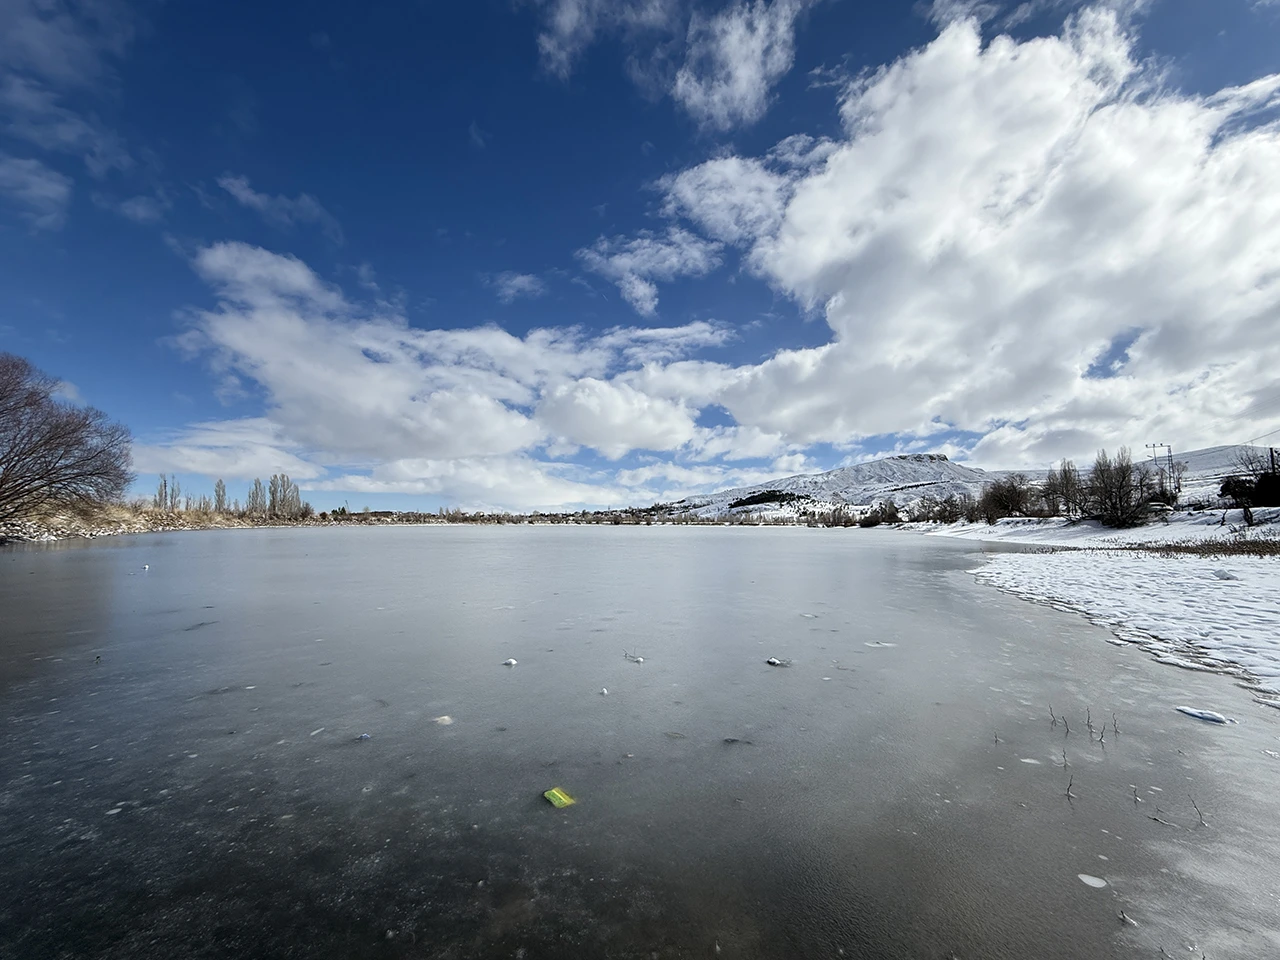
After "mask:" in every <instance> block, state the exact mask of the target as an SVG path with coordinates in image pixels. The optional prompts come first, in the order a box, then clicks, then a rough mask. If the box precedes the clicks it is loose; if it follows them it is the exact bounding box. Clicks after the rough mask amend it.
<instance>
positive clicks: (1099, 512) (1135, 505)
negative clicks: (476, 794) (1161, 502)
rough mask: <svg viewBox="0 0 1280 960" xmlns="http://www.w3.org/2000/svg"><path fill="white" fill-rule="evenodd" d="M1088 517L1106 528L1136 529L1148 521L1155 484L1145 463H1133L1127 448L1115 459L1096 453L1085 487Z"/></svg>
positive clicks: (1100, 452) (1105, 453)
mask: <svg viewBox="0 0 1280 960" xmlns="http://www.w3.org/2000/svg"><path fill="white" fill-rule="evenodd" d="M1087 489H1088V494H1089V500H1088V511H1087V514H1086V515H1087V516H1089V517H1092V518H1093V519H1095V520H1097V521H1099V522H1100V523H1103V524H1105V525H1106V526H1108V527H1136V526H1138V525H1139V524H1141V523H1143V522H1144V521H1145V520H1146V518H1147V510H1148V504H1149V503H1150V502H1151V500H1152V498H1153V496H1154V495H1155V492H1156V489H1155V484H1154V482H1153V481H1152V478H1151V472H1150V471H1149V470H1148V469H1147V467H1146V465H1145V464H1135V463H1134V462H1133V458H1132V457H1131V456H1130V455H1129V449H1128V447H1121V448H1120V449H1119V450H1117V451H1116V455H1115V456H1114V457H1109V456H1107V451H1105V450H1099V451H1098V457H1097V459H1096V460H1094V462H1093V471H1092V472H1091V473H1090V474H1089V482H1088V484H1087Z"/></svg>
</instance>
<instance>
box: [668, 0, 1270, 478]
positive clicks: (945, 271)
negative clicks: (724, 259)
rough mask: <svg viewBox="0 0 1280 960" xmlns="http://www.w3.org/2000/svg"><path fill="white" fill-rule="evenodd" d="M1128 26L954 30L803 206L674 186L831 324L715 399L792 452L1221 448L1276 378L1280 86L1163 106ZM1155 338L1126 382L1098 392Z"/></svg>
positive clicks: (705, 224) (898, 87)
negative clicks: (878, 445)
mask: <svg viewBox="0 0 1280 960" xmlns="http://www.w3.org/2000/svg"><path fill="white" fill-rule="evenodd" d="M1119 24H1120V21H1119V19H1118V17H1117V16H1116V14H1114V13H1113V12H1110V11H1107V10H1103V9H1091V10H1085V11H1082V12H1081V13H1080V14H1078V15H1077V16H1074V17H1073V18H1071V19H1070V20H1069V21H1068V23H1067V26H1066V28H1065V29H1064V32H1063V34H1062V35H1061V36H1059V37H1048V38H1040V39H1035V40H1030V41H1027V42H1025V43H1016V42H1014V41H1013V40H1011V39H1009V38H1008V37H997V38H995V39H993V40H991V41H990V42H989V43H986V44H984V43H983V41H982V39H981V37H980V35H979V32H978V28H977V26H976V24H975V23H974V22H973V21H972V20H968V21H959V22H955V23H952V24H951V25H950V26H948V27H946V28H945V29H944V30H943V32H942V33H941V35H940V36H939V37H938V39H937V40H935V41H934V42H933V43H931V44H929V45H928V46H927V47H925V48H922V49H921V50H919V51H916V52H913V53H911V54H909V55H907V56H905V57H903V58H901V59H900V60H898V61H897V62H895V63H893V64H891V65H889V66H888V67H886V68H884V69H882V70H880V71H878V72H876V73H874V74H872V75H869V76H867V77H864V78H862V79H860V80H859V81H857V82H855V83H853V84H852V85H851V86H850V87H849V88H848V90H847V92H846V94H845V96H844V99H843V102H842V118H843V121H844V124H845V128H846V134H845V137H844V138H843V139H842V140H841V141H839V142H838V143H837V144H835V145H831V146H828V147H827V148H825V149H824V151H823V153H822V156H821V158H820V160H819V162H818V163H817V164H816V165H813V166H811V167H810V168H809V169H807V170H804V171H803V172H802V173H801V174H800V175H799V176H797V177H794V178H790V179H789V181H788V182H787V184H786V186H785V188H782V187H779V188H778V189H776V190H775V189H771V188H770V186H769V185H770V184H772V185H773V186H777V181H771V180H769V178H768V177H767V176H764V175H762V174H761V173H760V167H759V165H758V164H755V162H754V161H750V160H747V159H744V160H742V162H741V164H740V165H737V166H732V165H730V164H728V163H727V162H726V161H725V160H720V161H713V165H704V167H703V168H695V169H694V170H692V171H685V172H684V173H682V174H679V175H677V176H675V177H672V178H668V180H667V181H665V182H664V185H665V186H666V187H667V189H668V191H669V193H668V204H669V209H670V210H672V211H674V212H677V213H681V214H684V215H686V216H688V217H690V218H691V219H692V220H693V221H694V222H696V223H698V224H699V225H700V226H701V227H702V228H703V229H705V230H707V232H709V233H710V234H711V235H713V236H717V237H723V238H725V239H726V240H733V241H734V242H740V243H748V244H750V254H749V262H750V264H751V265H752V268H753V269H754V270H755V271H756V272H757V273H758V274H759V275H760V276H762V277H764V278H766V279H767V280H769V282H770V283H771V284H773V285H774V286H775V287H776V288H777V289H778V290H779V291H780V292H782V293H784V294H787V295H789V296H791V297H794V298H795V299H796V300H798V301H799V302H800V303H801V304H802V305H804V306H806V307H810V308H815V309H819V310H822V311H823V313H824V315H825V317H826V320H827V323H828V325H829V326H830V328H831V341H830V342H829V343H827V344H825V345H823V346H821V347H816V348H804V349H797V350H784V351H781V352H779V353H778V354H777V355H775V356H774V357H771V358H770V359H768V360H767V361H765V362H764V363H762V364H759V365H755V366H751V367H742V368H736V369H734V370H731V371H725V370H719V371H717V376H718V377H719V378H721V379H722V380H723V381H724V383H723V384H722V386H720V388H719V389H718V391H717V392H716V394H715V399H716V401H717V402H719V403H721V404H723V405H724V406H725V407H726V408H727V409H728V410H729V412H730V413H731V414H732V415H733V416H734V417H735V419H736V420H737V421H738V423H739V424H743V425H751V426H755V427H758V428H759V429H761V430H763V431H766V432H776V433H779V434H781V435H782V436H783V437H784V438H785V439H786V441H787V442H789V443H800V444H805V443H811V442H816V441H827V442H848V441H850V440H854V439H857V438H859V437H864V436H868V435H877V434H885V433H896V432H904V433H907V434H916V435H930V434H936V433H937V432H938V430H939V428H940V424H942V425H949V426H951V427H954V428H958V429H961V430H966V431H973V432H976V433H978V434H984V435H989V436H988V437H987V439H986V440H984V441H983V442H981V443H979V444H978V445H977V447H976V449H975V450H974V455H975V456H980V457H982V458H984V459H986V460H987V461H988V462H995V463H997V464H1006V463H1012V464H1016V463H1026V462H1044V461H1047V460H1049V459H1052V458H1054V457H1057V456H1060V455H1062V454H1067V453H1069V454H1072V455H1084V454H1087V453H1088V452H1089V451H1090V450H1092V449H1094V448H1096V446H1099V445H1103V444H1105V445H1108V446H1115V445H1117V444H1119V443H1138V442H1140V441H1141V440H1142V439H1143V437H1144V436H1145V434H1146V432H1148V431H1150V430H1156V431H1158V432H1159V433H1160V434H1161V439H1165V438H1167V437H1175V438H1177V439H1178V440H1179V441H1180V442H1181V443H1182V444H1183V445H1187V444H1206V443H1212V442H1220V441H1221V439H1222V438H1221V436H1220V435H1219V434H1217V433H1216V432H1215V431H1214V430H1213V429H1212V428H1211V427H1209V426H1207V425H1208V424H1212V423H1213V422H1214V421H1215V420H1217V419H1220V418H1222V417H1223V416H1226V415H1229V414H1232V413H1235V412H1239V411H1240V410H1243V409H1245V408H1246V407H1247V405H1248V403H1249V401H1250V398H1251V397H1253V396H1255V395H1257V393H1258V391H1260V390H1262V389H1263V388H1264V387H1265V385H1266V384H1267V383H1269V382H1272V380H1271V379H1269V377H1270V375H1269V374H1266V373H1264V371H1266V370H1268V369H1270V370H1274V368H1275V364H1276V363H1277V362H1280V336H1277V331H1278V330H1280V312H1278V311H1280V272H1277V271H1276V270H1275V268H1274V260H1273V257H1272V256H1271V254H1270V253H1268V251H1273V250H1274V249H1275V248H1276V246H1277V244H1280V174H1278V173H1277V168H1276V166H1275V164H1274V163H1272V162H1271V158H1272V157H1274V156H1275V155H1277V154H1280V123H1277V121H1275V120H1274V119H1272V118H1273V117H1274V110H1275V107H1276V106H1278V105H1280V78H1278V77H1264V78H1260V79H1259V80H1257V81H1255V82H1254V83H1252V84H1249V85H1246V86H1244V87H1240V88H1232V89H1227V90H1223V91H1220V92H1218V93H1217V94H1214V95H1210V96H1203V97H1200V96H1193V95H1184V94H1179V93H1176V92H1174V91H1171V90H1167V89H1162V88H1160V87H1159V86H1158V85H1157V84H1158V78H1157V77H1152V76H1149V75H1147V74H1146V73H1144V71H1143V69H1142V68H1141V67H1140V65H1139V64H1138V62H1137V61H1136V60H1135V58H1134V55H1133V53H1132V41H1131V40H1130V38H1129V37H1128V36H1127V35H1126V33H1125V32H1124V29H1123V28H1122V27H1121V26H1120V25H1119ZM769 159H770V158H765V160H764V161H761V162H767V161H768V160H769ZM753 164H755V165H753ZM722 171H731V172H732V173H733V175H732V176H728V175H720V176H714V174H717V173H718V172H722ZM747 172H750V173H751V174H752V176H747V175H746V174H747ZM684 177H688V178H689V180H688V182H689V183H692V184H698V183H700V180H704V179H705V180H706V181H708V184H709V186H707V187H706V188H704V189H696V188H694V189H689V190H687V191H685V192H684V193H683V194H682V193H679V192H677V191H676V190H675V189H674V188H675V187H676V185H679V184H681V182H682V180H681V178H684ZM779 197H781V198H783V202H784V207H783V210H782V212H781V213H780V215H778V214H777V207H776V206H775V204H776V202H777V200H778V198H779ZM1133 328H1138V329H1140V330H1142V331H1144V332H1143V334H1142V336H1140V337H1139V339H1138V340H1137V342H1136V343H1134V345H1133V346H1132V347H1131V348H1130V349H1129V351H1128V354H1129V359H1128V361H1127V362H1126V363H1125V364H1124V365H1123V366H1122V367H1121V368H1120V370H1119V371H1118V374H1119V375H1118V376H1114V377H1111V378H1109V379H1093V378H1091V377H1088V376H1086V372H1087V371H1088V370H1089V368H1090V366H1091V364H1092V363H1093V361H1094V360H1095V359H1096V358H1097V357H1098V356H1100V355H1102V354H1104V353H1105V352H1106V351H1107V350H1108V349H1109V348H1110V344H1111V343H1112V342H1113V341H1115V340H1116V339H1117V338H1118V337H1122V336H1124V334H1125V333H1126V332H1127V331H1130V330H1132V329H1133ZM1002 424H1003V426H1002ZM1255 426H1257V427H1259V428H1261V427H1263V426H1265V422H1262V421H1259V422H1255V423H1249V424H1248V425H1247V426H1243V425H1242V427H1241V429H1242V431H1243V432H1244V433H1246V434H1247V433H1249V432H1250V431H1251V430H1253V429H1254V427H1255Z"/></svg>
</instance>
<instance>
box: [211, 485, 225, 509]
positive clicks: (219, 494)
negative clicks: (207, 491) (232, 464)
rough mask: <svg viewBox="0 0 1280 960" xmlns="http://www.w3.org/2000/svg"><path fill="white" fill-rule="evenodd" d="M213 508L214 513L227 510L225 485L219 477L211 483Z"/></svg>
mask: <svg viewBox="0 0 1280 960" xmlns="http://www.w3.org/2000/svg"><path fill="white" fill-rule="evenodd" d="M213 510H214V513H226V512H227V485H226V484H225V483H223V482H222V478H221V477H219V478H218V482H217V483H215V484H214V485H213Z"/></svg>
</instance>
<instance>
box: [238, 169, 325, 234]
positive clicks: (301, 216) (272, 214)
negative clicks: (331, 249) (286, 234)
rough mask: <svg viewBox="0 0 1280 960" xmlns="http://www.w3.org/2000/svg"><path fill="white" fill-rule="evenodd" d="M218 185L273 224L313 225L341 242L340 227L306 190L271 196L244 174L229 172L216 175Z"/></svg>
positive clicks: (288, 226) (283, 225) (284, 226)
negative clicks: (287, 194)
mask: <svg viewBox="0 0 1280 960" xmlns="http://www.w3.org/2000/svg"><path fill="white" fill-rule="evenodd" d="M218 186H220V187H221V188H222V189H223V190H225V191H227V193H229V194H231V196H233V197H234V198H235V199H236V201H237V202H238V203H239V204H240V205H241V206H243V207H248V208H249V209H250V210H254V211H257V212H258V213H260V214H261V215H262V218H263V219H264V220H266V221H267V222H268V223H270V224H272V225H273V226H276V227H283V228H286V229H287V228H290V227H293V226H295V225H296V224H299V223H308V224H315V225H316V226H318V227H319V228H320V231H321V233H323V234H324V235H325V237H327V238H328V239H329V240H330V241H332V242H333V243H336V244H341V243H342V227H341V225H339V223H338V221H337V219H336V218H335V217H334V216H333V214H331V213H330V212H329V211H328V210H326V209H325V208H324V207H323V206H321V205H320V201H319V200H317V199H316V198H315V197H313V196H311V195H310V194H308V193H300V194H298V196H296V197H293V198H290V197H284V196H279V195H277V196H271V195H270V194H266V193H259V192H257V191H256V190H254V189H253V187H251V186H250V185H249V178H248V177H233V176H232V175H231V174H224V175H223V176H221V177H219V178H218Z"/></svg>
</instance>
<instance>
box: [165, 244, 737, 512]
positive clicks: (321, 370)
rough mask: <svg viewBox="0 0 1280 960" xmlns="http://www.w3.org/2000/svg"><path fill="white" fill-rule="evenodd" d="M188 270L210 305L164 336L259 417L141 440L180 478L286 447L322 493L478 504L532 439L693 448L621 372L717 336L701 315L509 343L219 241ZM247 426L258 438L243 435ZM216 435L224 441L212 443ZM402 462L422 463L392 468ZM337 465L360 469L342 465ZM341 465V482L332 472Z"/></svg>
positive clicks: (673, 411) (495, 333)
mask: <svg viewBox="0 0 1280 960" xmlns="http://www.w3.org/2000/svg"><path fill="white" fill-rule="evenodd" d="M193 266H194V267H195V269H196V271H197V273H198V274H199V275H200V276H201V277H202V278H203V279H204V280H205V281H207V282H208V283H209V284H210V285H211V286H212V287H213V289H214V290H215V292H216V294H217V296H218V301H219V303H218V307H217V308H216V309H214V310H197V311H192V312H190V313H189V315H188V321H189V329H188V330H187V332H185V333H184V334H183V335H181V336H180V337H178V338H177V340H176V342H177V344H178V345H179V346H180V347H181V348H182V349H183V350H184V351H186V352H187V354H188V355H189V356H193V357H194V356H203V357H205V358H207V359H208V361H209V362H210V364H211V366H212V368H213V372H214V374H215V376H216V377H218V378H219V379H220V380H221V381H222V382H230V383H232V384H234V390H233V391H232V393H230V394H228V396H227V399H228V401H229V402H235V401H236V400H237V399H239V398H238V397H237V396H235V395H233V394H238V393H242V392H243V388H242V385H243V384H245V383H252V384H255V385H256V386H257V388H258V389H259V390H260V392H261V395H262V396H263V398H264V399H265V406H266V410H265V413H264V414H263V416H262V417H261V418H259V419H256V420H251V421H236V422H235V423H234V424H233V425H228V424H222V425H208V424H205V425H201V426H200V427H199V429H196V428H193V429H192V430H191V431H189V432H188V433H187V434H185V435H184V436H182V437H180V438H176V439H174V440H172V441H171V442H169V443H168V444H152V445H151V447H148V448H147V450H146V455H147V458H146V461H145V462H147V463H149V464H154V463H161V462H163V463H165V464H166V465H168V466H169V468H170V469H178V470H179V471H180V472H182V471H190V470H196V469H198V470H199V471H200V472H205V473H208V474H210V475H214V474H216V473H218V472H222V473H226V474H228V475H232V474H233V473H234V475H241V474H242V473H243V472H244V471H246V470H254V471H256V470H261V469H265V468H263V467H262V464H264V463H268V462H276V461H279V460H281V459H282V456H283V454H288V455H290V456H292V457H295V458H297V459H296V460H294V461H290V465H289V472H290V473H291V474H295V475H297V476H302V477H309V476H319V475H320V474H322V473H323V474H324V475H325V476H326V477H328V479H327V480H326V482H327V483H329V484H330V485H331V486H332V484H338V483H348V484H349V483H354V482H355V481H352V480H350V479H349V478H350V477H352V476H361V475H363V476H365V477H366V480H365V481H361V483H363V484H364V486H360V487H357V488H354V489H370V490H372V489H373V487H371V486H368V485H369V484H384V485H385V484H395V485H397V487H396V488H397V489H410V488H415V489H423V490H426V489H427V488H428V487H431V485H432V484H435V485H437V486H439V485H441V484H447V483H448V482H455V481H456V482H457V483H463V482H464V481H463V479H459V478H469V479H466V480H465V483H467V484H472V485H473V486H470V487H467V488H466V489H467V490H469V491H470V493H468V494H467V495H468V496H472V495H474V496H476V497H479V496H480V491H481V488H482V487H483V484H480V481H479V480H478V479H477V478H478V477H480V476H481V475H485V476H490V475H491V476H494V477H496V476H500V475H503V471H504V470H509V469H515V468H516V467H519V470H524V469H526V466H527V465H526V466H520V464H526V461H527V462H528V463H535V461H532V460H531V459H530V457H529V454H530V453H531V451H534V450H536V449H540V448H544V447H545V448H547V449H548V450H549V451H550V450H557V451H562V452H567V451H568V450H569V449H570V448H574V447H578V446H589V447H592V448H594V449H596V450H598V451H599V452H601V453H603V454H605V455H606V456H609V457H618V456H621V455H623V454H625V453H627V452H628V451H630V450H632V449H640V448H650V449H662V450H672V449H676V448H678V447H680V446H681V445H687V446H689V448H690V450H694V449H695V448H696V447H697V445H698V442H699V438H700V431H698V430H697V429H696V428H695V426H694V424H693V421H692V419H691V414H690V411H689V410H687V409H685V407H684V406H683V405H682V404H681V403H680V402H679V401H677V400H673V399H671V398H669V397H663V396H658V395H651V394H649V393H646V392H645V390H644V389H643V386H642V385H637V384H635V383H631V382H629V381H627V380H626V379H622V378H623V377H625V375H626V374H627V372H628V371H634V370H638V369H644V368H645V367H656V366H659V365H662V364H664V363H669V362H672V361H679V360H680V359H681V358H683V357H686V356H687V355H688V354H690V353H692V352H694V351H697V350H701V349H705V348H711V347H715V346H718V345H720V344H722V343H724V342H725V341H726V339H727V338H728V337H729V336H730V332H729V331H728V330H727V329H726V328H724V327H722V326H719V325H716V324H712V323H707V322H701V321H700V322H695V323H690V324H686V325H684V326H680V327H671V328H634V327H618V328H614V329H611V330H608V331H605V332H603V333H601V334H598V335H595V336H588V335H586V334H584V333H583V332H581V331H579V330H577V329H573V328H568V329H537V330H533V331H530V332H529V333H528V334H526V335H525V336H524V337H522V338H520V337H515V336H512V335H511V334H509V333H507V332H505V331H503V330H500V329H498V328H496V327H476V328H465V329H453V330H441V329H436V330H423V329H418V328H414V327H411V326H409V325H408V324H407V323H406V322H405V320H404V319H403V317H401V316H399V315H398V314H396V313H395V312H394V311H391V310H389V309H386V305H380V306H379V307H378V308H377V309H375V310H374V311H373V312H370V311H369V310H368V309H367V308H363V307H359V306H357V305H354V304H352V303H350V302H348V301H347V300H346V299H345V297H344V296H343V294H342V292H341V291H340V290H339V289H338V288H337V287H335V286H333V285H332V284H329V283H326V282H325V281H323V280H322V279H320V278H319V277H318V276H316V274H315V273H314V272H313V271H311V270H310V269H309V268H308V267H307V266H306V265H305V264H304V263H302V261H300V260H298V259H296V258H294V257H288V256H281V255H278V254H274V253H270V252H268V251H266V250H263V249H261V248H258V247H252V246H249V245H247V244H242V243H221V244H215V245H214V246H211V247H206V248H204V249H202V250H200V251H199V252H198V253H197V255H196V257H195V259H194V261H193ZM246 424H248V425H249V426H251V427H252V428H253V430H257V431H258V433H256V434H253V435H251V436H248V437H246V436H244V430H245V429H246V427H245V425H246ZM263 424H265V425H266V427H263V426H262V425H263ZM260 428H261V429H260ZM267 428H269V429H267ZM211 431H212V432H211ZM227 436H230V437H231V438H232V439H233V440H234V442H224V440H223V439H221V438H225V437H227ZM209 438H212V439H209ZM161 447H163V449H164V451H167V453H164V454H163V455H162V453H161V452H160V448H161ZM166 457H167V459H166ZM299 463H306V464H310V465H311V468H310V470H304V469H303V468H302V467H300V466H299ZM392 464H400V465H401V466H400V467H396V468H395V470H399V471H401V472H400V473H396V472H395V471H393V470H392V467H391V466H390V465H392ZM406 464H408V465H412V466H413V469H419V470H420V472H421V471H427V472H426V473H422V474H421V475H416V476H414V477H406V476H404V475H403V470H404V469H408V468H407V467H405V465H406ZM219 465H222V466H219ZM423 465H429V467H427V466H423ZM513 465H516V466H515V467H513ZM352 466H363V467H365V468H367V469H369V472H368V473H367V474H357V473H351V472H350V470H349V469H348V468H349V467H352ZM542 466H543V467H545V468H546V469H547V470H551V468H550V467H548V466H547V465H546V464H543V465H542ZM215 468H218V469H215ZM344 469H348V472H347V473H345V474H343V476H344V477H347V478H348V479H338V478H335V477H334V476H333V474H334V472H336V471H342V470H344ZM540 469H541V468H540ZM556 469H559V468H556ZM485 471H491V472H490V473H486V472H485ZM552 473H555V471H551V473H548V474H547V476H548V477H551V476H552ZM450 478H452V480H451V479H450ZM552 479H554V482H552V480H551V479H549V480H547V481H546V482H545V483H542V482H539V484H538V485H537V489H539V490H541V491H542V493H541V494H539V496H540V497H542V496H550V495H551V494H552V493H553V492H554V491H557V490H558V491H560V493H561V494H563V495H564V496H566V497H567V496H569V495H570V494H571V493H572V495H573V500H572V502H584V501H582V498H581V496H580V494H581V490H582V489H584V488H583V487H582V482H583V481H580V480H575V481H574V484H575V485H571V486H565V483H566V482H567V481H566V480H565V478H564V477H563V476H561V475H560V474H555V477H554V478H552ZM495 482H496V481H495ZM476 484H479V485H478V486H476ZM415 485H416V486H415ZM348 488H350V487H348ZM334 489H336V487H334ZM388 489H390V487H388ZM441 489H443V487H441ZM450 489H452V488H450ZM458 489H459V490H460V489H462V488H461V487H459V488H458ZM512 494H513V496H514V495H515V492H514V491H513V492H512ZM459 495H461V494H459ZM524 495H525V494H521V496H524ZM601 496H602V497H605V493H602V494H601ZM488 502H494V501H493V499H492V497H491V498H490V500H489V501H488ZM511 502H514V501H511ZM537 502H538V503H539V504H544V505H545V504H548V503H551V502H552V501H548V500H544V499H539V500H538V501H537ZM591 502H597V503H598V502H609V501H607V497H606V499H605V500H601V499H596V500H594V501H591Z"/></svg>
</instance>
